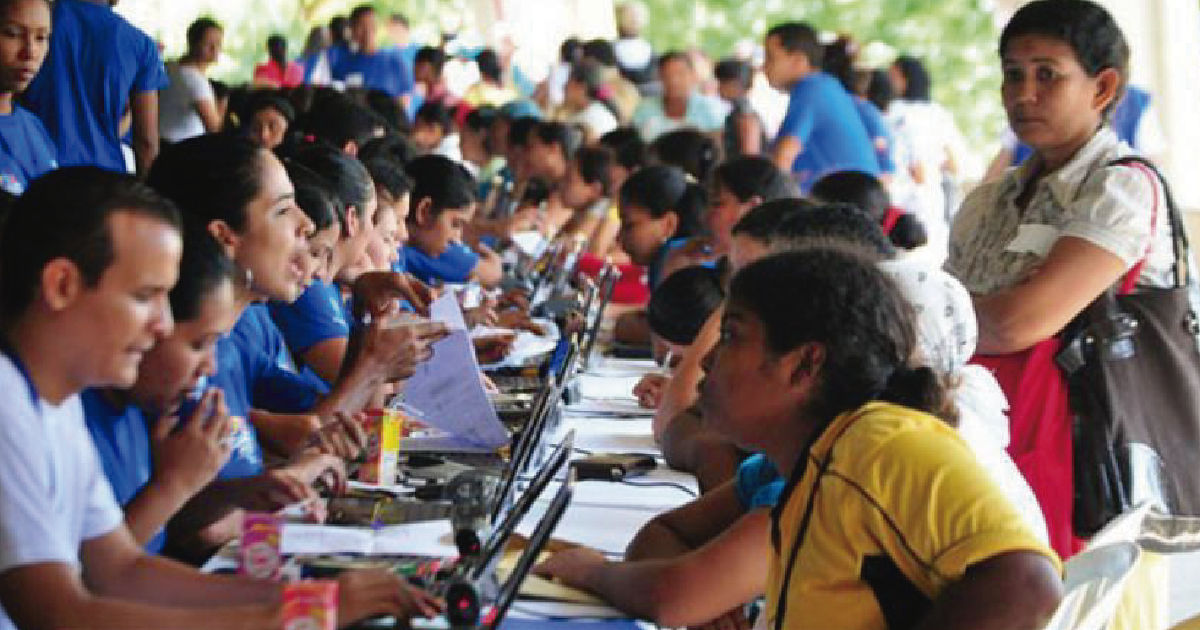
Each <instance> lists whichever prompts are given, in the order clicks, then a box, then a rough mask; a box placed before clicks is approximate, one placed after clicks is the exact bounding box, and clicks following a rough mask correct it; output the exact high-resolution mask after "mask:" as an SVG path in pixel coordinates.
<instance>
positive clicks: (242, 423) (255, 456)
mask: <svg viewBox="0 0 1200 630" xmlns="http://www.w3.org/2000/svg"><path fill="white" fill-rule="evenodd" d="M259 356H260V359H261V361H259V362H258V363H255V362H252V361H249V360H246V359H245V358H244V357H243V354H242V352H241V350H239V349H238V346H237V344H235V343H234V342H233V340H232V339H231V338H229V337H222V338H221V339H220V340H219V341H218V342H217V375H216V376H214V377H213V379H212V385H213V386H214V387H219V388H221V391H222V392H224V394H225V406H226V408H228V409H229V415H230V416H232V417H233V418H234V431H233V435H232V436H231V437H230V440H232V442H233V449H232V450H231V451H230V453H229V461H228V462H225V466H223V467H222V468H221V470H220V472H218V473H217V479H239V478H242V477H253V476H255V475H260V474H262V472H263V456H262V448H261V447H260V446H259V444H258V433H257V432H255V430H254V427H253V426H252V425H251V424H250V420H249V418H250V409H251V408H253V407H254V404H253V392H254V385H253V370H254V368H255V367H256V366H257V365H260V364H261V363H266V362H267V360H266V358H265V355H259Z"/></svg>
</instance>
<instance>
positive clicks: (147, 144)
mask: <svg viewBox="0 0 1200 630" xmlns="http://www.w3.org/2000/svg"><path fill="white" fill-rule="evenodd" d="M129 108H130V113H131V117H132V119H133V155H134V158H135V161H136V163H137V175H138V177H139V178H141V179H145V178H146V176H147V175H148V174H149V173H150V165H152V164H154V160H155V158H157V157H158V145H159V138H158V92H136V93H134V94H131V95H130V98H129Z"/></svg>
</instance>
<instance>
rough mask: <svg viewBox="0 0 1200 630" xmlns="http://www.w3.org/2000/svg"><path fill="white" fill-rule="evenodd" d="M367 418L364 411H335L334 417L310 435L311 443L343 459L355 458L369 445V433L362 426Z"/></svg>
mask: <svg viewBox="0 0 1200 630" xmlns="http://www.w3.org/2000/svg"><path fill="white" fill-rule="evenodd" d="M365 418H366V415H365V414H363V413H362V412H357V413H345V412H341V411H338V412H334V414H333V419H331V420H329V421H328V422H325V423H324V424H322V425H321V427H320V428H319V429H317V430H316V431H314V432H312V434H310V435H309V445H310V446H312V447H314V448H316V449H317V450H318V451H320V452H322V453H325V454H328V455H333V456H334V457H337V458H340V459H342V460H353V459H355V458H357V457H358V456H359V455H360V454H361V453H362V451H363V449H364V448H366V446H367V434H366V433H365V432H364V431H363V428H362V423H363V420H364V419H365Z"/></svg>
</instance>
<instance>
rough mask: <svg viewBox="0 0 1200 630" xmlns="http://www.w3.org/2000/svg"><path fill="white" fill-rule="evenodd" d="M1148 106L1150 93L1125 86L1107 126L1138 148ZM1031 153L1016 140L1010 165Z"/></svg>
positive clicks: (1025, 145)
mask: <svg viewBox="0 0 1200 630" xmlns="http://www.w3.org/2000/svg"><path fill="white" fill-rule="evenodd" d="M1149 108H1150V93H1149V92H1147V91H1146V90H1143V89H1142V88H1139V87H1137V86H1133V85H1130V86H1127V87H1126V88H1125V95H1124V96H1122V97H1121V100H1120V101H1117V106H1116V107H1114V108H1113V111H1112V114H1111V115H1110V116H1109V117H1108V126H1110V127H1112V129H1113V131H1115V132H1117V137H1118V138H1120V139H1122V140H1124V141H1125V142H1127V143H1129V146H1131V147H1133V148H1135V149H1140V148H1142V147H1140V146H1139V145H1138V137H1137V132H1138V126H1139V125H1140V124H1141V122H1142V116H1144V115H1145V114H1146V110H1147V109H1149ZM1031 155H1033V149H1031V148H1030V147H1029V145H1027V144H1025V143H1024V142H1018V143H1017V146H1016V147H1014V148H1013V156H1012V165H1013V166H1016V165H1018V164H1020V163H1021V162H1024V161H1025V160H1026V158H1028V157H1029V156H1031Z"/></svg>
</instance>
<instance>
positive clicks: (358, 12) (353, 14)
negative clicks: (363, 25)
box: [350, 4, 375, 24]
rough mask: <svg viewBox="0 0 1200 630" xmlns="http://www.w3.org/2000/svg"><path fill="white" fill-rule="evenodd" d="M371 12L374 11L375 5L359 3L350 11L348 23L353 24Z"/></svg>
mask: <svg viewBox="0 0 1200 630" xmlns="http://www.w3.org/2000/svg"><path fill="white" fill-rule="evenodd" d="M371 13H375V7H373V6H371V5H369V4H360V5H358V6H356V7H354V10H352V11H350V23H351V24H354V23H355V22H358V21H359V20H361V19H362V18H363V17H366V16H367V15H368V14H371Z"/></svg>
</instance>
